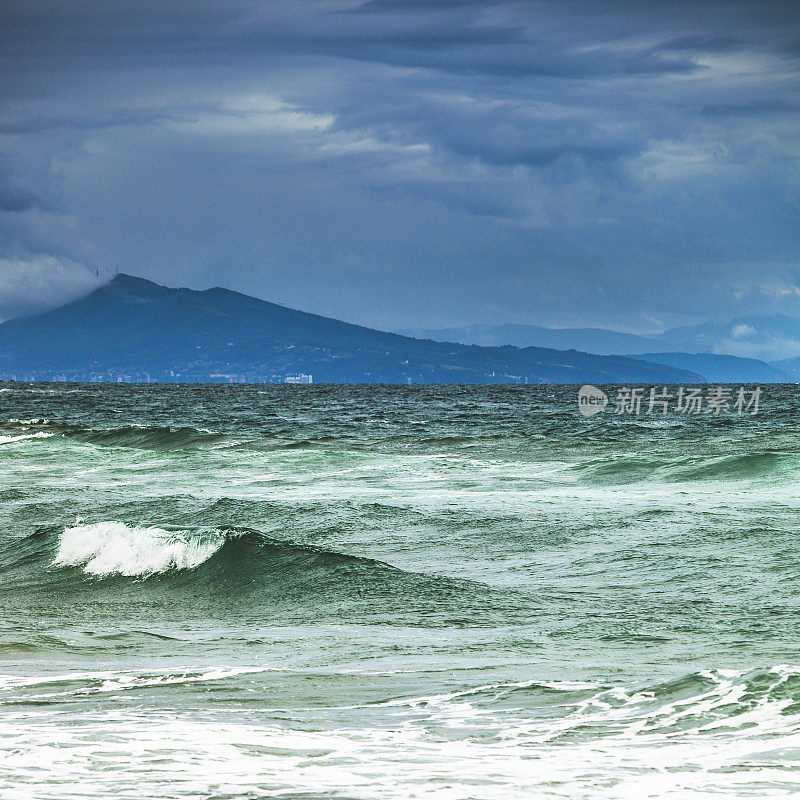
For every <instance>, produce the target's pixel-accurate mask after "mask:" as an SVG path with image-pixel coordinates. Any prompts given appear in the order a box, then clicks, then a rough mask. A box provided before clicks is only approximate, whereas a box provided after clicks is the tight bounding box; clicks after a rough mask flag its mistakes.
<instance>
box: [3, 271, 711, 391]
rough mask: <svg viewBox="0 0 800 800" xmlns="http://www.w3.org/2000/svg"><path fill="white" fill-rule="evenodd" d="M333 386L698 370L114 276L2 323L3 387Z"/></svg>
mask: <svg viewBox="0 0 800 800" xmlns="http://www.w3.org/2000/svg"><path fill="white" fill-rule="evenodd" d="M299 374H304V375H312V376H313V380H314V381H315V382H336V383H377V382H381V383H384V382H388V383H421V382H425V383H524V382H533V383H611V382H626V383H633V382H639V383H670V382H673V383H674V382H691V381H698V380H700V379H701V377H700V376H699V375H698V374H697V373H694V372H692V371H687V370H683V369H678V368H675V367H672V366H669V365H664V364H653V363H649V362H646V361H642V360H637V359H632V358H625V357H619V356H599V355H591V354H589V353H583V352H578V351H575V350H569V351H559V350H554V349H549V348H541V347H526V348H518V347H512V346H506V347H480V346H474V345H463V344H454V343H447V342H436V341H432V340H426V339H415V338H412V337H408V336H401V335H399V334H394V333H386V332H383V331H377V330H372V329H370V328H364V327H361V326H359V325H352V324H349V323H346V322H341V321H339V320H335V319H330V318H328V317H322V316H319V315H316V314H308V313H305V312H303V311H296V310H294V309H291V308H286V307H284V306H280V305H276V304H274V303H269V302H266V301H264V300H258V299H256V298H253V297H248V296H246V295H243V294H239V293H238V292H233V291H230V290H228V289H221V288H215V289H208V290H206V291H194V290H190V289H172V288H167V287H165V286H159V285H158V284H155V283H152V282H150V281H147V280H143V279H142V278H136V277H133V276H130V275H118V276H117V277H116V278H115V279H114V280H113V281H111V282H110V283H109V284H107V285H105V286H102V287H100V288H99V289H97V290H96V291H94V292H92V293H91V294H90V295H88V296H87V297H84V298H82V299H79V300H76V301H74V302H72V303H68V304H66V305H63V306H60V307H59V308H56V309H53V310H51V311H48V312H45V313H42V314H38V315H36V316H32V317H27V318H25V319H15V320H10V321H8V322H5V323H3V324H2V325H0V379H5V380H9V379H12V378H13V379H18V380H52V379H60V380H65V379H66V380H132V381H145V380H156V381H180V382H207V381H219V382H229V381H248V382H249V381H266V382H269V381H272V382H283V381H285V380H286V379H287V378H289V379H292V378H293V376H297V375H299Z"/></svg>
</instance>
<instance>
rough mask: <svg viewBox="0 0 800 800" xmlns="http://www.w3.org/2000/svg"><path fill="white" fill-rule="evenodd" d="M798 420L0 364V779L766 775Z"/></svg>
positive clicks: (799, 727) (795, 703)
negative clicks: (88, 375) (13, 372)
mask: <svg viewBox="0 0 800 800" xmlns="http://www.w3.org/2000/svg"><path fill="white" fill-rule="evenodd" d="M798 414H800V402H799V401H798V397H797V396H796V392H795V388H794V387H771V388H768V389H765V392H764V403H763V411H762V412H761V413H760V414H759V415H757V416H756V417H747V418H740V419H736V418H730V417H729V418H712V417H681V416H677V415H675V416H672V415H669V416H667V417H664V418H661V417H659V418H658V419H654V418H653V419H650V418H646V417H642V418H638V419H637V418H624V417H619V416H615V415H612V414H600V415H598V416H596V417H593V418H591V419H584V418H582V417H580V415H579V414H578V413H577V408H576V405H575V391H574V388H571V387H570V388H559V387H444V388H434V387H325V386H308V387H303V386H298V387H268V386H261V387H255V386H241V387H180V386H174V387H163V386H139V387H135V386H80V385H67V386H63V387H62V386H45V385H33V386H23V385H10V384H7V385H5V386H3V387H2V388H0V710H2V714H0V796H2V797H3V798H6V797H8V798H12V799H15V798H28V797H36V798H48V799H49V798H53V799H55V798H59V799H60V798H81V800H83V799H84V798H152V799H153V800H155V798H166V797H169V798H199V797H203V798H242V797H247V798H262V797H264V798H266V797H303V798H322V797H339V798H370V799H371V798H381V799H382V798H397V799H398V800H399V799H400V798H437V800H438V799H439V798H441V800H462V798H476V799H479V800H483V799H484V798H486V800H495V798H501V799H505V798H513V799H514V800H516V799H517V798H520V800H521V799H522V798H530V797H535V798H586V799H587V800H588V799H589V798H609V799H612V798H614V799H618V800H621V799H622V798H625V799H626V800H627V798H631V800H633V798H636V799H637V800H638V798H670V799H671V800H683V798H752V797H759V798H761V797H770V798H772V797H781V796H786V797H789V796H795V795H797V794H798V793H800V778H798V775H800V755H799V754H800V645H798V642H800V544H799V543H798V539H797V513H798V510H800V498H799V496H798V493H797V486H798V483H799V482H800V456H798V453H800V433H798V430H797V426H796V420H797V418H798Z"/></svg>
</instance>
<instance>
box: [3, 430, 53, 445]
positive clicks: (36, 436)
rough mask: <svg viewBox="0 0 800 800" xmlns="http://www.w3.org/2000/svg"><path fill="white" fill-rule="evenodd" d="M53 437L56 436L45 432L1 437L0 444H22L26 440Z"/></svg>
mask: <svg viewBox="0 0 800 800" xmlns="http://www.w3.org/2000/svg"><path fill="white" fill-rule="evenodd" d="M51 436H55V434H54V433H45V432H44V431H39V432H38V433H22V434H20V435H19V436H0V444H11V443H12V442H22V441H24V440H25V439H49V438H50V437H51Z"/></svg>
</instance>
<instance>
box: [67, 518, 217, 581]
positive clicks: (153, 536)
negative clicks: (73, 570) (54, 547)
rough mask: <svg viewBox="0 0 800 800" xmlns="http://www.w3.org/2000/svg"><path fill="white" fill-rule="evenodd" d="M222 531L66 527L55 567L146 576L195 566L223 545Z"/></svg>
mask: <svg viewBox="0 0 800 800" xmlns="http://www.w3.org/2000/svg"><path fill="white" fill-rule="evenodd" d="M224 541H225V536H224V534H223V533H221V532H219V531H215V532H212V533H210V534H209V533H207V532H206V533H203V534H196V533H192V532H191V531H167V530H163V529H161V528H150V527H141V528H138V527H129V526H128V525H125V524H124V523H122V522H96V523H93V524H90V525H75V526H73V527H70V528H65V529H64V532H63V533H62V534H61V538H60V541H59V546H58V553H57V554H56V557H55V560H54V561H53V566H56V567H62V566H72V567H83V571H84V572H85V573H87V574H89V575H98V576H99V575H115V574H116V575H126V576H129V577H145V576H147V575H154V574H156V573H161V572H167V571H169V570H174V569H193V568H194V567H197V566H199V565H200V564H202V563H203V562H204V561H206V560H207V559H208V558H210V557H211V556H212V555H214V553H216V552H217V550H219V549H220V547H222V545H223V543H224Z"/></svg>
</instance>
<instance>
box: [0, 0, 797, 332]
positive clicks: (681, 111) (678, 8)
mask: <svg viewBox="0 0 800 800" xmlns="http://www.w3.org/2000/svg"><path fill="white" fill-rule="evenodd" d="M798 111H800V4H797V3H795V2H780V3H776V2H768V1H767V2H714V0H702V1H701V0H697V1H696V2H677V1H676V2H664V1H663V0H662V2H641V1H640V0H630V2H625V1H624V0H606V1H605V2H602V3H600V2H591V1H590V0H579V1H576V2H570V0H557V2H556V1H554V2H540V0H532V1H530V2H502V0H448V1H445V0H367V1H366V2H364V0H268V1H267V2H230V3H219V2H215V3H211V2H204V0H193V1H192V2H176V1H175V0H170V2H166V0H163V2H149V1H148V0H144V1H138V2H135V3H121V2H107V1H104V2H99V1H98V2H71V0H64V1H63V2H59V3H42V2H41V0H30V1H29V2H15V0H4V2H3V3H2V4H1V5H0V319H2V318H8V317H11V316H15V315H20V314H25V313H30V312H31V311H33V310H35V309H38V308H41V307H43V306H46V305H48V304H55V303H58V302H62V301H64V300H66V299H68V298H71V297H73V296H75V295H77V294H80V293H82V292H84V293H85V292H86V291H88V290H89V289H91V288H92V287H93V286H94V285H96V283H97V282H98V280H105V279H106V276H108V275H109V274H113V273H114V272H115V271H116V270H117V269H119V270H121V271H123V272H128V273H132V274H135V275H141V276H143V277H147V278H150V279H152V280H156V281H158V282H161V283H165V284H167V285H181V286H190V287H193V288H207V287H210V286H214V285H223V286H227V287H229V288H232V289H237V290H239V291H243V292H246V293H248V294H254V295H256V296H259V297H262V298H265V299H269V300H273V301H275V302H279V303H283V304H286V305H289V306H293V307H296V308H301V309H304V310H309V311H314V312H317V313H321V314H326V315H330V316H335V317H339V318H342V319H346V320H349V321H355V322H359V323H362V324H366V325H371V326H375V327H381V328H390V329H391V328H404V327H412V326H428V327H434V326H436V327H438V326H444V325H464V324H468V323H473V322H475V323H502V322H517V323H537V324H546V325H604V326H610V327H615V328H618V329H623V330H631V331H651V330H659V329H661V328H663V327H665V326H668V325H674V324H683V323H691V322H695V321H703V320H706V319H726V318H728V317H733V316H735V315H739V314H743V313H748V314H750V313H767V312H778V311H780V312H788V313H797V314H800V259H799V257H798V253H800V161H799V159H800V116H799V115H798ZM98 274H99V276H100V277H99V278H98Z"/></svg>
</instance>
